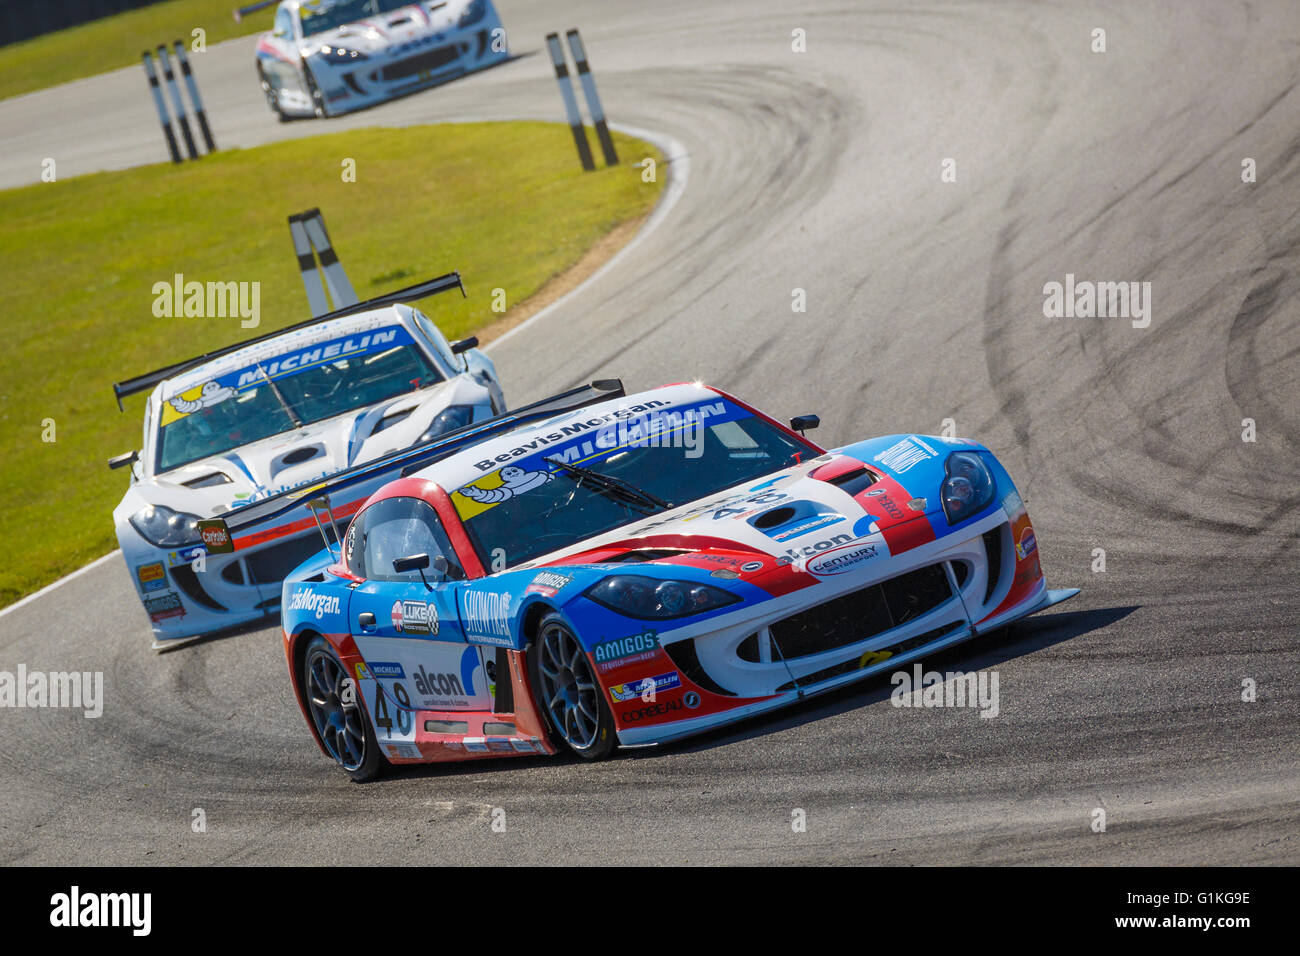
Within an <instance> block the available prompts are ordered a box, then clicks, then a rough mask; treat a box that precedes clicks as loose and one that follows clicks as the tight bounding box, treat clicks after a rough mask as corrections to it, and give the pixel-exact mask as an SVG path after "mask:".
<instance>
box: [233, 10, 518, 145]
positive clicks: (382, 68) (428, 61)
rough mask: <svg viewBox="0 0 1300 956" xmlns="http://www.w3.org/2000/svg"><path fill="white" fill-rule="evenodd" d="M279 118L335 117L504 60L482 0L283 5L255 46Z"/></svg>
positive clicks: (497, 23) (501, 40) (494, 22)
mask: <svg viewBox="0 0 1300 956" xmlns="http://www.w3.org/2000/svg"><path fill="white" fill-rule="evenodd" d="M256 57H257V78H258V80H259V81H260V82H261V84H262V91H263V92H264V93H265V94H266V100H267V103H268V105H269V106H270V107H271V112H273V113H275V115H276V116H277V117H279V118H280V119H281V120H285V119H289V118H292V117H299V116H335V115H337V114H339V113H347V112H349V111H351V110H356V109H361V108H362V107H365V106H372V105H374V104H375V103H381V102H383V101H384V100H387V99H391V98H393V97H395V96H401V95H403V94H405V93H409V92H411V91H413V90H418V89H421V88H423V87H426V86H436V85H437V84H439V83H445V82H447V81H448V80H452V79H455V78H456V77H458V76H462V75H464V74H466V73H470V72H472V71H474V70H480V69H483V68H484V67H487V66H492V65H493V64H496V63H500V62H502V61H503V60H506V59H509V57H510V51H509V48H508V46H507V44H506V38H505V30H504V28H503V27H502V25H501V18H500V16H498V15H497V11H496V8H495V7H494V6H493V5H492V0H433V2H424V3H411V2H409V0H285V2H283V3H281V4H280V5H279V7H277V8H276V11H275V25H274V28H273V29H272V31H271V32H270V33H266V34H263V35H262V36H261V38H260V39H259V40H258V43H257V51H256Z"/></svg>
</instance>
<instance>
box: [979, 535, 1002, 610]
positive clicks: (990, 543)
mask: <svg viewBox="0 0 1300 956" xmlns="http://www.w3.org/2000/svg"><path fill="white" fill-rule="evenodd" d="M1004 527H1006V526H1005V525H998V526H997V527H996V528H994V529H993V530H992V531H985V532H984V553H985V554H986V555H987V556H988V568H989V586H988V587H987V588H985V590H984V603H985V604H988V603H989V601H991V600H992V599H993V592H994V591H996V590H997V587H998V578H999V577H1000V576H1001V574H1002V529H1003V528H1004Z"/></svg>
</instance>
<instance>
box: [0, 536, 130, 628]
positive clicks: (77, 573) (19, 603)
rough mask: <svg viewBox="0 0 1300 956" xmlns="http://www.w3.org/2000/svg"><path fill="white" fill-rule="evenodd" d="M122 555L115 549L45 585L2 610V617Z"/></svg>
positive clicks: (0, 613)
mask: <svg viewBox="0 0 1300 956" xmlns="http://www.w3.org/2000/svg"><path fill="white" fill-rule="evenodd" d="M121 553H122V550H121V549H120V548H114V549H113V550H112V551H110V552H108V554H106V555H104V556H103V557H102V558H96V559H95V560H94V561H91V562H90V563H89V564H88V565H86V566H85V567H83V568H77V570H75V571H73V572H72V573H71V574H69V575H67V576H65V577H61V578H59V579H58V580H57V581H55V582H53V583H52V584H47V585H45V587H43V588H41V589H40V590H39V591H37V592H35V593H33V594H29V595H27V597H25V598H19V599H18V600H17V601H15V602H14V603H13V604H10V605H9V606H8V607H6V608H0V617H4V616H5V615H6V614H8V613H9V612H10V611H16V610H18V609H19V608H20V607H22V606H23V605H24V604H30V603H31V602H32V601H35V600H36V599H37V598H38V597H40V596H41V595H43V594H48V593H49V592H50V591H53V590H54V589H55V588H57V587H59V586H60V585H62V584H67V583H68V582H69V581H71V580H72V579H73V578H79V577H81V576H82V575H83V574H85V573H86V572H87V571H93V570H94V569H95V568H97V567H99V566H100V565H101V564H103V563H104V562H105V561H108V560H109V559H110V558H115V557H117V556H118V555H119V554H121Z"/></svg>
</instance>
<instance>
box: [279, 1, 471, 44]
mask: <svg viewBox="0 0 1300 956" xmlns="http://www.w3.org/2000/svg"><path fill="white" fill-rule="evenodd" d="M464 7H465V4H463V3H449V4H445V5H443V6H442V7H441V8H439V9H436V10H433V11H432V12H430V11H429V10H428V7H427V6H424V5H420V4H411V5H409V6H405V7H399V8H398V9H396V10H392V11H390V12H388V13H384V14H381V15H379V16H377V17H367V18H366V19H364V20H358V21H356V22H355V23H346V24H344V25H343V26H340V27H336V28H335V29H333V30H323V31H321V32H320V33H313V34H312V35H311V36H306V37H303V39H302V43H301V45H300V48H301V51H302V53H303V55H304V56H310V55H311V54H313V53H316V52H318V51H319V50H320V48H321V47H324V46H329V47H342V48H343V49H346V50H356V51H358V52H360V53H367V54H369V53H378V52H382V51H385V50H388V49H389V48H391V47H396V46H400V45H402V44H407V43H415V42H418V41H420V40H424V39H429V38H437V37H438V36H439V35H440V34H444V33H446V32H447V31H449V30H451V29H452V28H454V27H455V26H456V21H457V20H458V19H459V17H460V14H461V12H462V11H463V10H464Z"/></svg>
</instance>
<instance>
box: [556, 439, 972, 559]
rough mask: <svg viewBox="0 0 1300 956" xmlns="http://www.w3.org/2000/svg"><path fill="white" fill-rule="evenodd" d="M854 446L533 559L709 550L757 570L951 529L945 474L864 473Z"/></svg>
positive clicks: (883, 550)
mask: <svg viewBox="0 0 1300 956" xmlns="http://www.w3.org/2000/svg"><path fill="white" fill-rule="evenodd" d="M854 450H855V452H858V454H854V455H848V454H843V453H839V452H832V453H830V454H828V455H825V456H822V457H820V458H817V459H815V460H813V461H810V462H807V463H804V464H802V465H796V466H794V467H792V468H787V469H785V470H783V471H780V472H776V473H775V474H773V475H769V476H767V477H765V478H762V479H759V480H757V481H755V482H753V483H752V484H747V485H741V486H738V487H736V488H732V489H729V490H727V491H725V492H722V493H720V494H717V495H711V496H709V497H708V498H705V499H701V500H700V501H695V502H691V503H689V504H687V505H683V506H681V507H678V508H674V509H672V510H670V511H667V512H664V513H662V514H658V515H653V516H649V517H647V518H646V519H645V520H643V521H638V522H633V523H631V524H628V525H625V526H623V527H621V528H618V529H615V530H614V531H611V532H607V533H605V534H603V535H600V536H598V537H596V538H592V539H588V540H586V541H583V542H582V543H581V544H579V545H576V546H574V547H572V548H568V549H565V550H563V551H557V552H554V553H552V554H549V555H545V556H542V557H540V558H539V559H537V560H536V561H535V562H534V564H535V565H549V564H608V563H620V564H621V563H628V562H636V561H641V560H666V561H669V562H672V563H681V562H686V563H693V562H694V558H693V557H691V555H692V554H694V553H712V554H733V555H736V556H746V557H747V558H748V560H749V561H750V562H751V563H759V564H761V566H762V569H768V570H770V569H772V568H774V567H784V566H787V565H794V566H795V567H800V568H802V567H804V566H806V565H807V563H808V561H809V560H811V559H813V558H816V557H818V556H820V555H821V554H822V553H823V552H826V551H830V550H833V549H837V548H841V547H844V546H846V545H848V544H849V543H850V542H855V541H858V540H860V539H866V538H871V539H872V540H874V541H875V543H876V544H877V545H878V549H877V552H876V554H877V555H878V556H882V557H883V556H887V555H889V554H891V553H896V552H898V551H902V550H907V549H909V548H911V547H915V546H917V545H919V544H922V543H926V542H928V541H933V540H934V539H935V538H936V537H939V536H942V535H944V534H947V533H948V531H949V528H948V525H947V522H946V520H945V519H944V516H943V509H942V504H941V502H940V497H939V483H940V482H941V481H942V474H941V472H939V473H936V472H935V471H934V469H932V468H927V469H923V470H919V471H918V474H917V475H914V476H911V477H910V478H909V479H908V480H907V484H906V486H905V485H904V484H903V483H902V482H900V481H899V479H898V477H895V476H894V475H893V474H891V473H890V471H889V470H888V469H887V468H883V467H882V466H881V465H880V464H878V463H876V464H872V469H873V470H872V471H870V472H868V471H867V470H866V469H865V466H866V465H867V464H868V462H869V456H868V455H866V454H863V452H866V451H869V450H870V449H867V448H863V447H862V446H855V448H854ZM864 476H870V477H866V478H865V480H864ZM871 478H875V480H871ZM673 552H677V553H676V554H674V553H673ZM701 566H703V567H707V566H708V565H701ZM716 566H717V565H715V567H716ZM751 570H752V571H758V570H760V568H759V567H752V568H751Z"/></svg>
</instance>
